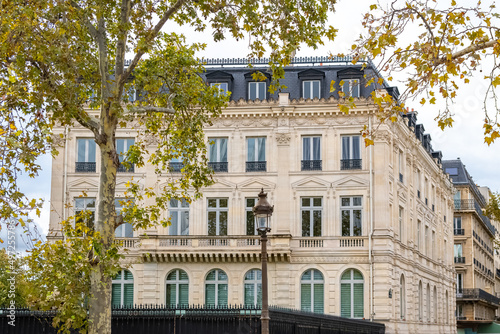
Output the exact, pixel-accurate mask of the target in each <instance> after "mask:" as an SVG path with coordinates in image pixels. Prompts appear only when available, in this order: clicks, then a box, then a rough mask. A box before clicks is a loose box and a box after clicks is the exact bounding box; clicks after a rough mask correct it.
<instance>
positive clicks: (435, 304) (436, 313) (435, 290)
mask: <svg viewBox="0 0 500 334" xmlns="http://www.w3.org/2000/svg"><path fill="white" fill-rule="evenodd" d="M437 303H438V297H437V288H436V286H434V322H436V323H437V322H438V309H437Z"/></svg>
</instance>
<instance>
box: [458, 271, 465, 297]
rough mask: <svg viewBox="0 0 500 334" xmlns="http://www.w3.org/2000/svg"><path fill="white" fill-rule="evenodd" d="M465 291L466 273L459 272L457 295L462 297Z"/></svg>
mask: <svg viewBox="0 0 500 334" xmlns="http://www.w3.org/2000/svg"><path fill="white" fill-rule="evenodd" d="M463 292H464V274H463V273H457V297H462V293H463Z"/></svg>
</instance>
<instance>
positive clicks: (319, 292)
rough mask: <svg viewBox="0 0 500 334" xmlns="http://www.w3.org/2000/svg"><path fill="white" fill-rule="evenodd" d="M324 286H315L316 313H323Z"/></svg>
mask: <svg viewBox="0 0 500 334" xmlns="http://www.w3.org/2000/svg"><path fill="white" fill-rule="evenodd" d="M323 296H324V293H323V284H314V312H315V313H323V307H324V306H323V304H324V303H323V299H324V297H323Z"/></svg>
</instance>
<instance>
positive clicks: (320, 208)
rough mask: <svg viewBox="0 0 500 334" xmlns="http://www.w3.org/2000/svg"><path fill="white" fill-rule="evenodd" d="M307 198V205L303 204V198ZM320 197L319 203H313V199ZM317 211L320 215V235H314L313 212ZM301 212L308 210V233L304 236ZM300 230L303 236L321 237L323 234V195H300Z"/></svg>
mask: <svg viewBox="0 0 500 334" xmlns="http://www.w3.org/2000/svg"><path fill="white" fill-rule="evenodd" d="M304 199H309V205H306V206H304V205H303V200H304ZM315 199H320V200H321V205H319V206H318V205H314V200H315ZM315 211H319V212H320V216H321V221H320V225H321V226H320V227H321V228H320V235H314V212H315ZM303 212H309V235H308V236H304V230H303V224H304V222H303V221H302V214H303ZM300 230H301V232H302V236H303V237H321V236H322V235H323V197H301V198H300Z"/></svg>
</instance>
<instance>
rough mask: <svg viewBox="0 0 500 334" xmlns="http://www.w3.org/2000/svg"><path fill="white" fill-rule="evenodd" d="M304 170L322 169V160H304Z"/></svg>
mask: <svg viewBox="0 0 500 334" xmlns="http://www.w3.org/2000/svg"><path fill="white" fill-rule="evenodd" d="M301 165H302V166H301V168H302V170H321V160H302V164H301Z"/></svg>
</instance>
